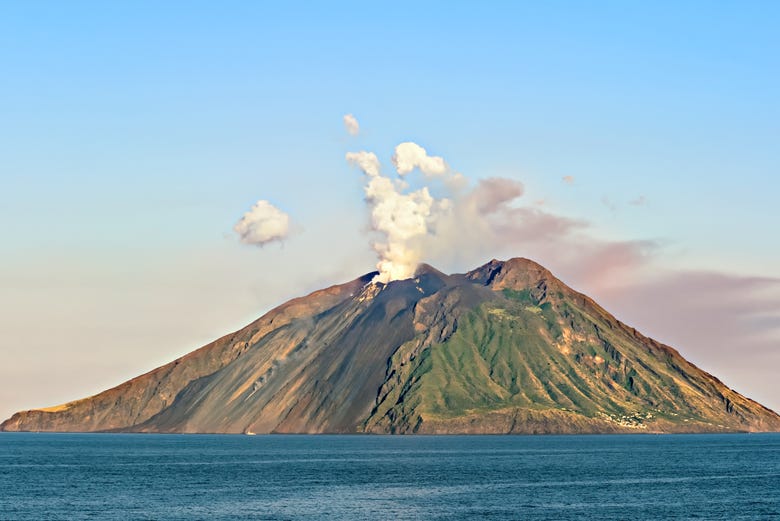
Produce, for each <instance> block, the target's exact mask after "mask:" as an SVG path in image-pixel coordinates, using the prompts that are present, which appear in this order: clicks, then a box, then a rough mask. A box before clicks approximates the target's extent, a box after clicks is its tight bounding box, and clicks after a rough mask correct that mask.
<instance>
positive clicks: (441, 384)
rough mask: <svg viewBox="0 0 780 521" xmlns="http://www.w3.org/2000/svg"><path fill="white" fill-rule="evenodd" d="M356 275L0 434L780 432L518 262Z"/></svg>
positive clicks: (20, 420) (673, 356) (677, 359)
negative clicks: (459, 270)
mask: <svg viewBox="0 0 780 521" xmlns="http://www.w3.org/2000/svg"><path fill="white" fill-rule="evenodd" d="M374 275H375V274H373V273H371V274H367V275H365V276H363V277H361V278H359V279H356V280H354V281H352V282H348V283H346V284H342V285H337V286H333V287H331V288H327V289H324V290H321V291H318V292H315V293H312V294H311V295H308V296H306V297H302V298H298V299H294V300H291V301H290V302H288V303H286V304H284V305H282V306H279V307H278V308H276V309H274V310H272V311H270V312H268V313H267V314H265V315H264V316H262V317H261V318H259V319H258V320H256V321H255V322H253V323H251V324H249V325H248V326H246V327H245V328H243V329H241V330H240V331H237V332H235V333H233V334H231V335H227V336H225V337H223V338H220V339H219V340H216V341H215V342H213V343H211V344H208V345H206V346H204V347H202V348H200V349H198V350H196V351H194V352H192V353H190V354H189V355H186V356H184V357H182V358H180V359H177V360H175V361H173V362H171V363H169V364H167V365H164V366H162V367H160V368H158V369H155V370H153V371H151V372H149V373H146V374H144V375H142V376H139V377H137V378H134V379H132V380H130V381H128V382H125V383H123V384H121V385H119V386H118V387H115V388H113V389H109V390H107V391H104V392H102V393H100V394H98V395H95V396H92V397H89V398H85V399H82V400H77V401H74V402H70V403H66V404H63V405H60V406H56V407H50V408H45V409H35V410H30V411H24V412H19V413H16V414H14V415H13V416H12V417H11V418H10V419H8V420H6V421H5V422H3V423H2V424H1V425H0V429H2V430H6V431H71V432H75V431H79V432H88V431H124V432H225V433H241V432H247V431H251V432H256V433H270V432H285V433H323V432H333V433H356V432H375V433H426V434H444V433H496V434H498V433H529V434H531V433H599V432H604V433H607V432H732V431H780V416H778V415H777V414H775V413H774V412H773V411H771V410H769V409H767V408H765V407H763V406H761V405H760V404H758V403H756V402H753V401H752V400H749V399H748V398H745V397H744V396H742V395H740V394H739V393H737V392H735V391H733V390H731V389H729V388H728V387H726V386H725V385H724V384H723V383H721V382H720V381H719V380H718V379H716V378H715V377H713V376H711V375H709V374H708V373H706V372H704V371H702V370H701V369H699V368H697V367H696V366H694V365H693V364H691V363H689V362H687V361H686V360H685V359H684V358H683V357H682V356H680V354H679V353H678V352H677V351H675V350H674V349H672V348H671V347H668V346H665V345H662V344H659V343H658V342H656V341H654V340H652V339H649V338H646V337H644V336H643V335H641V334H640V333H638V332H637V331H636V330H635V329H633V328H630V327H628V326H626V325H624V324H622V323H621V322H619V321H618V320H616V319H615V318H614V317H613V316H612V315H610V314H609V313H607V312H606V311H605V310H604V309H602V308H601V307H600V306H598V304H596V303H595V302H594V301H593V300H591V299H590V298H588V297H586V296H585V295H582V294H580V293H577V292H575V291H574V290H572V289H571V288H569V287H567V286H566V285H565V284H563V283H562V282H561V281H559V280H558V279H556V278H555V277H554V276H553V275H552V274H551V273H550V272H549V271H548V270H546V269H545V268H543V267H542V266H540V265H538V264H536V263H534V262H533V261H530V260H528V259H511V260H509V261H505V262H501V261H497V260H493V261H490V262H489V263H487V264H485V265H484V266H481V267H479V268H477V269H475V270H473V271H471V272H468V273H466V274H460V275H445V274H443V273H441V272H439V271H437V270H436V269H434V268H432V267H430V266H427V265H421V266H420V268H419V269H418V271H417V273H416V274H415V277H414V278H413V279H407V280H402V281H394V282H391V283H389V284H381V283H378V284H377V283H370V281H371V280H372V278H373V276H374Z"/></svg>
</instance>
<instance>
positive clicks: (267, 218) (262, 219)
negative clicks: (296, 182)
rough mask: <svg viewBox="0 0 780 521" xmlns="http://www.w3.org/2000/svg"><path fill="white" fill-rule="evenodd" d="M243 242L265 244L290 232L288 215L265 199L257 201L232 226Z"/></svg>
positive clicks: (280, 238) (279, 239) (257, 244)
mask: <svg viewBox="0 0 780 521" xmlns="http://www.w3.org/2000/svg"><path fill="white" fill-rule="evenodd" d="M233 230H234V231H235V232H236V233H237V234H238V235H239V238H240V240H241V242H243V243H244V244H253V245H255V246H265V245H266V244H268V243H269V242H273V241H282V240H283V239H285V238H286V237H287V236H288V235H289V233H290V216H289V215H287V214H286V213H284V212H283V211H282V210H280V209H279V208H277V207H275V206H274V205H272V204H271V203H269V202H268V201H265V200H260V201H257V202H256V203H255V204H254V206H252V208H251V209H250V210H249V211H248V212H246V213H245V214H244V216H243V217H241V219H239V221H238V222H237V223H236V225H235V226H234V227H233Z"/></svg>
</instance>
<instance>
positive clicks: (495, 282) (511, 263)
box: [466, 257, 558, 290]
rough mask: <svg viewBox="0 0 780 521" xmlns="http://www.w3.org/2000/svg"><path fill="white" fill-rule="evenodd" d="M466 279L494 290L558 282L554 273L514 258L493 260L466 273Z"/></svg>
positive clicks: (522, 258) (528, 260) (534, 263)
mask: <svg viewBox="0 0 780 521" xmlns="http://www.w3.org/2000/svg"><path fill="white" fill-rule="evenodd" d="M466 278H467V279H469V280H471V281H473V282H477V283H480V284H483V285H485V286H490V287H491V288H493V289H496V290H499V289H517V290H520V289H523V288H528V287H531V286H535V285H536V284H537V283H539V282H541V281H557V280H558V279H556V278H555V277H554V276H553V274H552V273H550V271H549V270H547V269H546V268H545V267H543V266H542V265H541V264H538V263H536V262H534V261H532V260H530V259H526V258H524V257H514V258H512V259H509V260H506V261H500V260H497V259H493V260H491V261H490V262H488V263H486V264H483V265H482V266H480V267H479V268H477V269H475V270H472V271H470V272H468V273H466Z"/></svg>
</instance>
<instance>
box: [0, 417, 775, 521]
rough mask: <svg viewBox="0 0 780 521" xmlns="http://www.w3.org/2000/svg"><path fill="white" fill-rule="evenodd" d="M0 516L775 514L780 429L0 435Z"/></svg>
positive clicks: (579, 519) (581, 520) (37, 520)
mask: <svg viewBox="0 0 780 521" xmlns="http://www.w3.org/2000/svg"><path fill="white" fill-rule="evenodd" d="M0 519H2V520H34V521H41V520H80V519H105V520H122V521H128V520H178V519H182V520H183V519H187V520H189V519H202V520H228V519H229V520H249V519H252V520H255V519H257V520H341V519H345V520H372V519H379V520H385V519H387V520H418V519H419V520H429V519H431V520H435V519H457V520H474V519H496V520H541V519H544V520H576V521H587V520H634V519H646V520H672V519H674V520H678V519H679V520H682V519H685V520H688V519H722V520H730V521H731V520H740V519H751V520H752V519H760V520H765V519H768V520H774V519H777V520H780V434H749V435H748V434H725V435H694V434H689V435H590V436H360V435H334V436H331V435H316V436H307V435H257V436H246V435H185V434H177V435H162V434H43V433H40V434H36V433H2V434H0Z"/></svg>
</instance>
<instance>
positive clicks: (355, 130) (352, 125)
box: [344, 114, 360, 136]
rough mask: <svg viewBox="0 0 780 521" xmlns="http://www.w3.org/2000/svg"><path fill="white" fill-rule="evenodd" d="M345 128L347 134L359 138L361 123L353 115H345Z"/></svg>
mask: <svg viewBox="0 0 780 521" xmlns="http://www.w3.org/2000/svg"><path fill="white" fill-rule="evenodd" d="M344 128H345V129H347V133H348V134H349V135H350V136H357V135H358V134H360V123H358V120H357V118H356V117H355V116H353V115H352V114H346V115H344Z"/></svg>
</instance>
